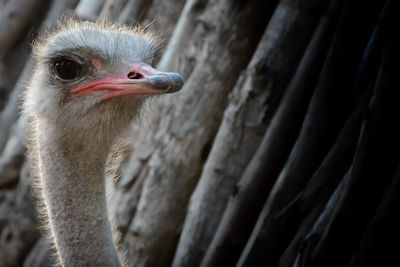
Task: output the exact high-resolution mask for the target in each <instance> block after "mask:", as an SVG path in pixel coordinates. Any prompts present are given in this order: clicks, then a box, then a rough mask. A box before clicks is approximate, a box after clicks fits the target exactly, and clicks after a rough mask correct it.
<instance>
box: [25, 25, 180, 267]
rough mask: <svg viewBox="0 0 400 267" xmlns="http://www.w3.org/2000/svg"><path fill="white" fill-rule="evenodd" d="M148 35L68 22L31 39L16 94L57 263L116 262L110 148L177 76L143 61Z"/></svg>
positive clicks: (175, 85) (147, 57)
mask: <svg viewBox="0 0 400 267" xmlns="http://www.w3.org/2000/svg"><path fill="white" fill-rule="evenodd" d="M158 43H159V42H158V41H157V38H155V36H154V35H152V34H151V33H149V32H146V31H145V30H142V29H140V28H138V27H136V28H129V27H125V26H116V25H115V24H114V25H113V24H110V23H104V22H103V23H101V22H97V23H92V22H77V21H69V22H68V23H65V24H64V25H61V26H59V28H58V29H57V30H56V31H54V32H53V33H50V34H49V35H48V36H47V37H45V38H43V39H42V40H39V41H37V42H36V43H35V44H34V47H33V52H34V55H35V59H36V67H35V69H34V73H33V76H32V80H31V83H30V84H29V86H28V87H27V90H26V92H25V95H24V97H23V112H24V114H25V115H26V116H27V117H28V118H29V125H28V127H27V147H28V158H29V161H30V165H31V169H32V171H31V172H32V176H33V180H34V182H35V183H36V186H34V187H35V188H36V190H35V191H38V192H37V195H38V198H39V201H40V202H41V204H42V205H41V206H42V211H43V213H44V217H45V219H46V220H47V223H46V224H47V225H48V228H49V229H48V230H49V234H50V236H51V239H52V241H53V244H54V247H55V251H56V255H57V258H58V259H59V262H60V264H61V265H62V266H67V267H69V266H73V267H77V266H122V265H123V263H121V259H120V257H119V255H118V251H117V249H116V246H115V244H114V242H113V237H112V231H111V226H110V221H109V219H108V216H107V205H106V195H105V184H106V183H105V177H104V173H105V164H106V159H107V156H108V154H109V151H110V147H111V146H112V144H113V142H114V141H115V139H116V137H118V136H119V135H120V134H121V133H123V132H124V131H127V130H128V129H129V128H130V127H129V126H130V124H131V122H132V121H135V119H137V118H138V115H139V113H140V111H141V109H142V107H143V105H144V104H145V102H146V100H147V99H149V98H150V97H151V96H154V95H158V94H164V93H172V92H175V91H178V90H180V88H181V87H182V85H183V79H182V77H181V76H180V75H179V74H177V73H168V72H162V71H158V70H156V69H154V68H152V67H151V66H150V64H151V61H152V59H153V58H154V56H155V53H157V51H158Z"/></svg>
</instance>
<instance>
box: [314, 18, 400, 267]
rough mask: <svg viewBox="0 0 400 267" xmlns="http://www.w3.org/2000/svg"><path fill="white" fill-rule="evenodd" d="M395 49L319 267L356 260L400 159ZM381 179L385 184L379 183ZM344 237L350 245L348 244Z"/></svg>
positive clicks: (386, 59) (317, 256)
mask: <svg viewBox="0 0 400 267" xmlns="http://www.w3.org/2000/svg"><path fill="white" fill-rule="evenodd" d="M394 25H395V24H393V25H392V28H393V29H394V27H393V26H394ZM392 34H394V31H392ZM395 47H396V46H395V45H393V43H392V42H390V43H389V44H388V45H387V47H386V49H385V52H384V55H383V57H382V63H381V68H380V71H379V75H378V80H377V83H376V86H375V89H374V96H373V99H372V101H371V104H370V109H369V116H368V117H367V118H366V120H365V122H364V125H363V129H362V134H361V137H360V140H359V144H358V148H357V152H356V156H355V159H354V163H353V168H352V172H351V176H350V179H349V181H348V183H346V185H345V191H344V193H343V195H342V197H341V199H340V202H339V205H338V207H337V209H336V210H335V213H334V216H333V217H332V219H331V220H330V222H329V225H328V227H327V229H326V230H325V232H324V234H323V236H322V238H321V240H320V242H319V243H318V246H317V247H316V249H315V250H314V253H313V257H312V264H313V266H321V264H323V265H324V266H337V265H338V264H344V263H346V262H348V261H349V260H350V257H351V255H352V253H353V252H354V249H355V248H356V246H357V244H358V243H359V242H360V239H361V238H362V235H363V234H364V232H365V230H366V229H367V226H368V223H369V221H370V220H371V219H372V216H373V214H374V213H375V211H376V208H377V207H378V204H379V202H380V200H381V198H382V196H383V194H384V191H385V189H386V188H387V186H388V184H389V181H390V178H391V177H392V175H393V173H394V171H395V168H396V167H397V162H398V161H399V159H400V157H399V155H398V153H397V151H398V150H399V149H400V140H399V139H398V136H399V134H400V132H399V131H400V130H399V129H397V127H395V125H393V120H395V116H396V115H395V114H398V113H399V112H400V110H399V105H398V101H400V95H399V93H398V92H397V90H392V86H393V84H395V82H396V73H395V71H394V69H395V68H394V66H395V65H396V64H397V59H398V52H397V51H396V48H395ZM378 178H379V182H376V181H377V180H376V179H378ZM354 210H357V212H356V213H354ZM344 237H346V242H342V241H343V238H344Z"/></svg>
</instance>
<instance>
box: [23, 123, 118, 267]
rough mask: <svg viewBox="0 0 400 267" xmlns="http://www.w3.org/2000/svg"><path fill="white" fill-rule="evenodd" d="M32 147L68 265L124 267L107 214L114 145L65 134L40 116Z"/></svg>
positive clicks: (51, 225)
mask: <svg viewBox="0 0 400 267" xmlns="http://www.w3.org/2000/svg"><path fill="white" fill-rule="evenodd" d="M30 139H31V140H30V142H29V150H30V156H31V160H32V163H31V164H32V165H33V170H34V172H35V175H34V176H36V182H37V185H38V186H37V187H38V188H39V192H38V195H39V197H40V198H41V199H42V202H43V203H42V204H43V207H44V209H45V210H44V213H45V214H46V217H47V219H48V224H49V228H50V229H49V230H50V233H51V235H52V237H53V240H54V244H55V247H56V250H57V253H58V256H59V259H60V261H61V264H62V265H63V266H66V267H69V266H71V267H72V266H75V267H76V266H78V267H79V266H121V264H120V260H119V257H118V254H117V250H116V248H115V245H114V243H113V238H112V232H111V227H110V222H109V220H108V217H107V203H106V195H105V181H104V167H105V162H106V158H107V154H108V151H109V146H110V144H104V146H100V147H99V143H98V142H94V141H91V140H90V139H89V138H87V137H86V138H85V139H83V140H80V141H79V140H75V142H74V144H70V141H71V140H66V139H65V138H63V133H62V130H61V129H59V127H56V126H54V125H52V124H51V123H48V122H46V120H40V119H36V120H35V121H34V122H33V123H32V124H31V126H30Z"/></svg>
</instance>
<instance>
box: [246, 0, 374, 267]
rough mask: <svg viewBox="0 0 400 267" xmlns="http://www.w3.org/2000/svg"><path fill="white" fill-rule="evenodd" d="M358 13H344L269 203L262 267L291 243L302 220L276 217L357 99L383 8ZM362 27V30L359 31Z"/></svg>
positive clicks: (349, 8) (261, 240) (257, 251)
mask: <svg viewBox="0 0 400 267" xmlns="http://www.w3.org/2000/svg"><path fill="white" fill-rule="evenodd" d="M356 10H357V11H358V6H356V5H354V3H348V2H347V3H346V7H345V9H343V10H342V15H341V20H340V23H339V25H338V28H337V30H336V33H335V36H334V40H333V42H332V46H331V48H330V51H329V54H328V58H327V59H326V62H325V65H324V68H323V71H322V74H321V77H320V79H319V82H318V86H317V89H316V91H315V93H314V95H313V99H312V101H311V104H310V107H309V109H308V111H307V116H306V119H305V121H304V124H303V127H302V131H301V134H300V136H299V138H298V140H297V141H296V145H295V147H294V148H293V150H292V152H291V155H290V157H289V159H288V162H287V164H286V166H287V168H286V170H285V172H284V173H283V177H282V182H281V183H280V184H279V189H277V193H276V196H275V197H274V199H273V200H271V201H272V203H271V208H270V210H269V214H267V215H266V218H265V219H264V222H263V226H262V228H261V230H260V234H259V237H258V239H257V240H256V242H255V244H254V249H253V251H254V253H253V254H251V255H250V256H249V258H253V259H255V260H254V262H258V263H259V264H260V265H262V264H264V265H268V264H271V265H273V264H275V265H276V264H277V261H278V259H279V257H280V256H281V253H282V252H283V251H284V250H285V249H286V247H287V245H288V243H289V242H290V241H291V240H292V237H293V235H294V234H295V233H296V231H297V227H298V225H299V223H300V222H301V219H300V221H298V220H294V221H293V222H292V221H291V220H290V219H285V220H281V219H284V217H282V218H281V219H279V217H278V218H277V217H276V216H277V214H279V213H281V212H282V209H283V208H284V207H286V206H287V205H289V203H290V202H291V201H292V200H293V199H295V197H296V195H297V194H298V193H299V192H300V191H301V190H302V189H303V188H304V186H305V185H306V184H307V181H308V180H309V179H310V177H311V176H312V174H313V173H314V172H315V171H316V169H317V168H318V166H319V165H320V164H321V162H322V161H323V159H324V157H325V156H326V154H327V152H328V151H329V149H330V148H331V146H332V144H333V142H334V141H335V139H336V138H337V135H338V132H339V131H340V129H341V128H342V125H343V123H344V121H345V120H346V117H347V116H348V114H349V111H351V109H352V107H353V106H354V101H355V100H356V99H357V97H358V96H357V95H355V94H352V93H351V92H352V91H351V88H352V83H353V81H354V79H355V76H356V73H357V69H358V66H359V64H360V59H361V56H362V51H363V49H364V47H365V46H366V43H367V39H368V38H369V35H370V33H371V30H372V26H373V23H374V16H375V18H376V16H377V13H378V12H379V10H376V5H375V4H374V2H369V5H367V6H366V8H365V9H364V13H363V14H359V16H362V18H363V19H360V17H357V19H356V18H355V17H354V15H353V12H355V11H356ZM361 25H363V26H362V28H363V30H362V31H359V30H358V29H359V28H360V27H361ZM355 31H357V34H355ZM349 42H350V43H351V44H350V43H349ZM345 138H346V137H345ZM343 149H345V150H343V151H342V152H344V153H342V154H345V153H347V152H346V149H347V148H343ZM350 151H351V150H350ZM347 156H348V155H347ZM350 157H351V154H350ZM347 159H348V158H347ZM350 160H351V158H350ZM348 162H349V160H347V163H346V161H343V163H344V165H343V168H342V173H341V174H339V175H338V177H342V176H343V174H344V171H345V170H346V168H347V167H346V164H348ZM347 166H348V165H347ZM285 221H286V223H284V222H285ZM288 224H289V225H288ZM290 224H291V226H290ZM265 248H269V249H268V250H266V249H265ZM255 255H258V256H255ZM254 257H256V258H254ZM248 266H251V264H250V265H248Z"/></svg>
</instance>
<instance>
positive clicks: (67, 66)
mask: <svg viewBox="0 0 400 267" xmlns="http://www.w3.org/2000/svg"><path fill="white" fill-rule="evenodd" d="M54 72H55V74H56V75H57V76H58V78H60V79H61V80H66V81H68V80H74V79H77V78H80V77H81V75H82V73H83V64H80V63H78V62H76V61H73V60H71V59H59V60H57V61H55V62H54Z"/></svg>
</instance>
